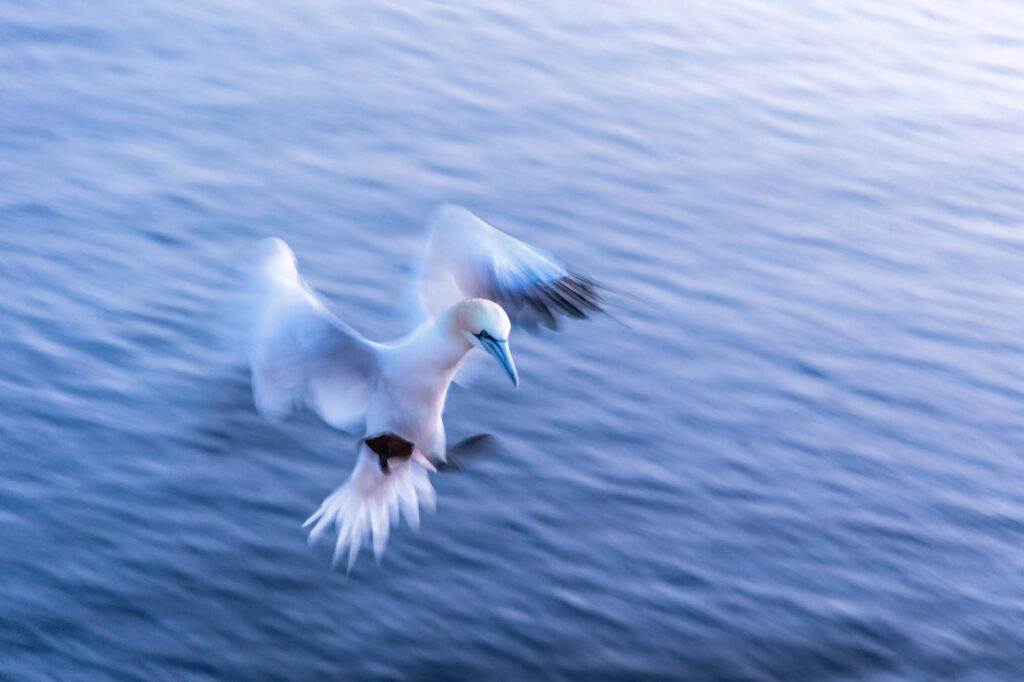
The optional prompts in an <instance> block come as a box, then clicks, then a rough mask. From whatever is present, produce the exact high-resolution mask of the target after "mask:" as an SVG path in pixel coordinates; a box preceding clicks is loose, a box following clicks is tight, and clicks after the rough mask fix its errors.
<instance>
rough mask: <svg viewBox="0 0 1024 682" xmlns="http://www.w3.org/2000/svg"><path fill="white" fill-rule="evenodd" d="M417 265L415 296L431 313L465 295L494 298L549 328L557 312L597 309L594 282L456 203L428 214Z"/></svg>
mask: <svg viewBox="0 0 1024 682" xmlns="http://www.w3.org/2000/svg"><path fill="white" fill-rule="evenodd" d="M428 223H429V236H428V238H427V244H426V248H425V249H424V252H423V254H422V255H421V256H420V259H419V262H418V265H417V271H418V272H417V277H418V278H417V284H418V291H417V294H418V302H419V304H420V306H421V307H422V312H423V317H426V318H429V319H433V318H436V317H437V316H438V315H440V314H441V313H442V312H444V311H445V310H447V309H448V308H449V307H451V306H453V305H455V304H456V303H458V302H459V301H461V300H463V299H466V298H474V297H477V298H486V299H490V300H491V301H494V302H495V303H498V304H499V305H500V306H501V307H502V308H504V309H505V312H506V313H508V316H509V317H510V318H511V319H512V321H513V322H517V323H519V324H523V325H525V326H528V327H532V326H536V325H537V324H538V323H539V324H541V325H544V326H545V327H548V328H550V329H555V328H557V326H558V317H561V316H565V317H573V318H578V319H583V318H587V317H589V316H590V315H592V314H594V313H599V312H601V310H602V306H601V297H600V295H599V293H598V287H597V285H595V284H594V282H592V281H591V280H589V279H587V278H586V277H583V276H581V275H578V274H576V273H574V272H572V271H570V270H568V269H567V268H566V267H565V266H564V265H562V263H561V262H560V261H559V260H558V259H557V258H555V257H554V256H553V255H551V254H549V253H545V252H544V251H541V250H540V249H537V248H535V247H533V246H530V245H529V244H527V243H526V242H523V241H520V240H518V239H516V238H515V237H512V236H511V235H509V234H506V233H505V232H502V231H501V230H499V229H498V228H496V227H494V226H492V225H489V224H488V223H486V222H484V221H483V220H481V219H480V218H478V217H476V216H475V215H473V214H472V213H471V212H469V211H468V210H466V209H464V208H462V207H461V206H455V205H453V204H442V205H441V206H439V207H438V208H437V209H435V210H434V212H433V213H432V214H431V216H430V219H429V221H428Z"/></svg>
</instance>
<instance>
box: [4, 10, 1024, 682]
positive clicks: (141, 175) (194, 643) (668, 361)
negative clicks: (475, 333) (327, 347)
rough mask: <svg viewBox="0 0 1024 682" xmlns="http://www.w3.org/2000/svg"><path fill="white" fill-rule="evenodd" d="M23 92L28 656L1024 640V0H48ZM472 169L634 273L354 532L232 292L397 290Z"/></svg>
mask: <svg viewBox="0 0 1024 682" xmlns="http://www.w3.org/2000/svg"><path fill="white" fill-rule="evenodd" d="M0 99H2V103H0V293H2V296H0V535H2V537H0V677H2V678H4V679H15V680H47V679H62V680H64V679H105V678H110V679H115V678H116V679H139V680H183V679H248V680H256V679H296V680H312V679H354V678H360V677H385V678H388V677H396V676H402V677H406V678H409V679H429V678H436V677H444V678H447V679H505V680H513V679H524V678H527V677H529V678H562V677H567V676H569V675H572V674H577V675H580V676H581V677H584V678H586V679H601V678H607V679H625V678H632V679H637V678H644V679H653V678H662V679H687V680H713V679H714V680H786V681H792V680H824V679H843V680H904V679H906V680H939V679H957V680H978V681H980V680H1021V679H1024V672H1022V671H1024V461H1022V453H1024V368H1022V362H1021V358H1022V351H1024V234H1022V232H1021V216H1022V215H1024V116H1022V115H1021V112H1022V106H1024V10H1022V9H1021V7H1020V6H1019V4H1017V3H1011V2H1005V3H1002V2H986V1H980V2H972V3H960V2H952V1H949V2H942V1H939V2H935V1H933V0H909V1H903V2H899V1H897V2H873V1H870V0H864V1H860V2H820V3H804V2H796V1H792V2H791V1H788V0H787V1H785V2H773V3H768V2H765V3H756V2H752V1H750V0H738V1H737V2H717V1H715V2H710V1H709V2H705V3H689V2H675V3H674V2H663V3H653V2H633V1H626V2H613V3H579V2H575V3H552V2H540V1H533V0H528V1H527V2H522V1H520V0H497V1H496V2H491V3H486V4H477V3H472V4H470V3H466V4H465V5H464V6H462V7H459V6H457V5H455V4H447V3H445V4H436V3H433V2H419V1H409V2H401V3H397V2H396V3H391V6H382V5H375V4H371V3H350V4H348V5H347V6H340V5H338V4H337V3H334V2H326V1H321V0H296V1H295V2H290V3H249V2H240V1H238V0H202V1H201V2H200V1H198V0H195V1H193V2H185V3H175V2H170V1H169V0H154V1H152V2H136V1H135V0H131V1H128V0H106V1H105V2H102V3H94V2H71V1H67V2H60V1H51V2H45V3H43V2H41V3H36V2H31V1H30V2H20V1H18V0H14V1H13V2H12V1H10V0H9V1H8V2H6V3H4V5H3V6H2V7H0ZM440 201H455V202H459V203H463V204H465V205H467V206H469V207H470V208H472V209H473V210H475V211H476V212H478V213H479V214H480V215H481V216H482V217H484V218H485V219H488V220H490V221H491V222H493V223H495V224H497V225H498V226H500V227H502V228H504V229H506V230H508V231H510V232H513V233H514V234H516V235H518V236H520V237H522V238H525V239H527V240H528V241H530V242H532V243H534V244H537V245H539V246H542V247H544V248H546V249H549V250H552V251H554V252H556V253H558V254H560V255H561V256H563V257H564V258H565V259H566V260H567V261H568V262H569V263H571V264H572V265H574V266H575V267H576V268H578V269H579V270H581V271H583V272H586V273H588V274H590V275H591V276H593V277H594V278H596V279H598V280H600V281H601V282H603V283H604V284H605V285H607V286H608V287H610V288H611V289H613V290H614V291H616V292H618V293H619V301H620V305H619V306H618V307H617V308H616V309H615V310H614V317H613V318H603V319H599V320H597V321H595V322H591V323H583V324H574V325H571V326H570V327H569V328H568V330H567V332H566V333H564V334H541V335H538V336H530V335H528V334H523V333H520V334H518V335H515V336H514V338H513V350H514V351H515V353H516V355H517V361H518V365H519V369H520V372H521V376H522V387H521V388H520V390H519V391H513V390H511V387H510V386H509V385H508V382H507V379H506V378H505V377H503V376H502V375H501V373H500V371H499V370H497V369H495V371H494V373H493V374H492V375H490V376H489V377H487V379H486V380H485V381H484V382H483V384H482V385H481V386H480V387H478V388H476V389H475V390H472V391H469V390H464V389H459V388H456V389H453V392H452V394H451V396H450V399H449V404H448V409H447V413H446V414H447V420H448V423H449V432H450V436H451V438H452V441H453V442H454V441H457V440H459V439H461V438H465V437H468V436H471V435H474V434H479V433H490V434H493V438H492V439H491V440H490V443H489V444H488V445H487V447H486V448H485V449H484V450H485V451H484V452H478V453H477V454H476V455H473V456H472V457H470V458H468V459H467V460H466V461H465V462H464V469H463V471H461V472H454V473H451V474H443V475H439V476H436V477H435V483H436V487H437V490H438V496H439V508H438V511H437V513H436V514H434V515H428V516H427V517H426V518H425V520H424V524H423V528H422V529H421V531H420V532H419V533H415V532H412V531H410V530H409V529H408V528H404V527H403V529H402V530H400V531H399V532H398V533H397V534H396V535H394V536H393V537H392V542H391V546H390V548H389V549H388V552H387V554H386V555H385V557H384V560H383V563H382V564H381V565H380V566H379V567H378V566H376V565H375V563H374V562H373V560H372V558H370V557H368V556H365V555H364V556H363V557H362V558H361V559H360V561H359V563H358V565H357V566H356V568H355V570H354V571H353V572H352V574H351V575H350V576H348V577H346V576H345V575H344V574H343V573H339V572H331V571H330V570H329V568H328V565H329V551H328V550H327V549H326V548H323V547H318V548H315V549H313V550H310V549H309V548H307V546H306V542H305V535H304V533H303V531H302V529H301V528H300V524H301V522H302V521H303V520H304V519H305V518H306V516H307V515H308V514H309V513H310V512H311V511H312V510H313V509H314V508H315V507H316V506H317V505H318V504H319V502H320V500H321V499H322V498H323V496H324V495H325V494H326V493H327V492H329V491H330V490H331V489H332V488H334V487H335V486H336V485H337V484H338V483H339V482H340V481H341V480H342V479H343V478H344V477H345V475H346V473H347V470H348V469H349V467H350V465H351V461H352V454H353V447H354V443H353V439H352V437H351V436H346V435H344V434H340V433H337V432H334V431H332V430H330V429H329V428H327V427H326V426H324V425H322V424H320V423H319V422H317V421H316V420H315V419H314V418H313V417H312V416H310V415H301V416H298V417H296V418H293V419H291V420H289V421H287V422H285V423H284V424H282V425H270V424H267V423H265V422H263V421H262V420H261V419H260V418H259V417H258V416H257V415H256V413H255V411H254V409H253V406H252V401H251V397H250V395H249V388H248V383H247V381H248V379H247V375H246V371H245V369H244V367H243V366H242V365H241V364H240V363H239V361H238V358H237V357H236V356H235V355H234V354H233V352H232V351H231V349H230V347H228V346H226V345H225V344H223V343H222V342H221V340H220V339H221V337H220V333H219V321H220V320H221V319H222V318H223V315H222V313H223V312H224V308H225V306H226V305H227V303H226V301H227V300H228V298H227V296H226V292H228V291H229V290H230V286H231V283H232V282H233V281H234V279H233V278H234V276H235V274H236V272H237V268H238V266H239V263H240V258H242V256H243V255H244V254H245V252H246V249H247V248H248V247H249V245H250V244H251V243H252V242H253V241H254V240H255V239H257V238H258V237H262V236H266V235H278V236H281V237H283V238H285V239H286V240H287V241H288V242H289V243H290V244H291V245H292V246H293V248H294V249H295V251H296V253H297V254H298V256H299V259H300V263H301V266H302V267H303V269H304V271H305V272H306V273H307V276H308V277H309V279H310V281H311V283H312V284H313V285H314V286H316V287H317V288H318V289H320V290H321V291H322V292H324V295H325V297H326V298H327V299H328V300H329V301H330V303H331V304H332V306H333V307H334V308H335V309H336V310H337V311H338V312H339V313H340V314H341V315H342V316H343V317H344V318H345V319H347V320H349V321H350V322H351V323H352V324H353V325H355V326H356V327H357V328H359V329H360V330H362V331H364V332H365V333H367V334H369V335H371V336H373V337H375V338H383V337H386V336H387V335H388V334H389V333H391V332H393V331H394V329H395V327H394V324H393V322H392V321H391V318H390V317H389V316H388V312H389V311H390V309H391V304H392V301H393V299H394V297H395V295H396V294H397V293H398V292H399V290H400V289H401V283H402V278H403V276H404V275H405V273H406V271H407V269H408V258H409V255H410V254H411V252H412V250H413V248H414V246H415V244H416V243H417V241H418V239H419V234H420V229H421V223H422V220H423V219H424V217H425V216H426V214H427V213H428V211H429V210H430V208H431V207H432V206H433V205H434V204H436V203H437V202H440Z"/></svg>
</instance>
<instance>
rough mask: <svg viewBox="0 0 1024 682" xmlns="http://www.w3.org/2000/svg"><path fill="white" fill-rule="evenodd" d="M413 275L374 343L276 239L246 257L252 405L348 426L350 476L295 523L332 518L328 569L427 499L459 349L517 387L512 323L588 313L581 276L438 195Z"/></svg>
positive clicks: (278, 414) (592, 304) (591, 296)
mask: <svg viewBox="0 0 1024 682" xmlns="http://www.w3.org/2000/svg"><path fill="white" fill-rule="evenodd" d="M414 274H415V278H414V286H415V296H414V299H415V300H416V302H417V303H418V305H417V308H418V311H417V316H418V317H419V323H418V324H417V325H416V326H415V328H414V329H413V330H412V331H411V332H410V333H408V334H407V335H405V336H403V337H401V338H398V339H396V340H393V341H390V342H387V343H375V342H373V341H369V340H367V339H366V338H364V337H363V336H362V335H360V334H359V333H358V332H356V331H355V330H354V329H352V328H351V327H350V326H348V325H347V324H345V323H344V322H343V321H341V320H340V319H339V318H338V317H337V316H335V315H334V314H333V313H331V312H330V311H329V310H328V309H327V307H326V306H325V305H324V304H323V302H322V301H321V300H320V298H319V297H318V296H317V295H316V293H314V291H313V290H312V289H311V288H310V287H309V285H308V284H306V282H305V280H303V279H302V276H301V275H300V274H299V271H298V268H297V266H296V259H295V255H294V254H293V253H292V251H291V249H290V248H288V245H287V244H285V242H284V241H282V240H280V239H276V238H271V239H268V240H265V241H264V244H263V251H262V257H261V258H260V259H259V262H258V266H257V272H256V277H255V280H254V284H255V290H254V292H253V293H254V294H255V301H254V303H255V306H256V307H255V308H254V309H253V314H252V319H251V320H250V323H251V325H252V326H251V332H250V337H249V343H248V348H247V354H248V359H249V364H250V367H251V370H252V390H253V398H254V401H255V403H256V407H257V409H258V410H259V412H260V414H262V415H263V416H264V417H266V418H268V419H270V420H277V419H280V418H282V417H283V416H285V415H286V414H288V413H289V412H290V411H291V410H292V409H293V408H294V407H296V406H299V405H302V404H305V405H307V406H308V407H310V408H311V409H313V410H314V411H315V412H316V413H317V414H319V415H320V417H321V418H322V419H323V420H324V421H325V422H327V423H328V424H329V425H331V426H333V427H335V428H338V429H341V430H347V431H351V430H353V429H358V428H359V427H360V426H362V429H361V433H362V437H361V438H360V445H359V454H358V459H357V461H356V465H355V468H354V469H353V471H352V473H351V475H350V476H349V477H348V480H346V481H345V483H343V484H342V485H341V486H340V487H339V488H337V489H336V490H335V491H334V492H333V493H331V494H330V495H328V496H327V498H326V499H325V500H324V501H323V503H322V504H321V505H320V508H319V509H317V510H316V512H314V513H313V515H312V516H310V517H309V519H308V520H307V521H306V523H305V524H304V525H305V526H310V525H312V529H311V530H310V532H309V543H310V545H312V544H314V543H315V542H316V541H317V540H318V539H319V538H320V537H321V536H322V535H323V534H324V533H325V531H327V529H328V528H329V527H330V526H331V525H332V524H333V525H334V526H335V527H336V529H337V532H338V537H337V541H336V544H335V550H334V558H333V561H332V565H334V564H337V562H338V560H339V559H340V557H341V556H342V555H343V554H344V552H345V551H346V550H347V551H348V568H349V570H351V568H352V566H353V564H354V563H355V560H356V557H357V556H358V555H359V550H360V547H361V546H362V545H363V544H364V542H372V545H373V550H374V554H375V556H376V557H377V560H378V561H379V560H380V557H381V555H382V553H383V552H384V548H385V546H386V544H387V539H388V533H389V531H390V527H391V526H392V525H397V523H398V522H399V519H400V517H401V516H402V515H404V516H405V517H406V519H407V521H408V522H409V524H410V525H411V526H413V527H414V528H418V527H419V506H420V504H422V505H424V506H426V507H430V508H433V505H434V501H435V494H434V488H433V486H432V485H431V483H430V479H429V477H428V472H429V471H433V470H434V469H435V466H434V465H435V463H440V462H444V461H445V457H446V453H445V447H446V446H445V431H444V424H443V423H442V421H441V412H442V410H443V409H444V402H445V397H446V395H447V393H448V387H449V385H450V383H451V381H452V378H453V376H454V375H455V373H456V370H457V369H458V368H459V366H460V364H461V363H462V362H463V361H464V360H465V359H466V357H467V355H469V353H470V352H471V351H472V350H473V349H474V348H478V349H480V350H483V351H485V352H486V353H488V354H490V355H492V356H493V357H494V358H495V359H496V360H497V361H498V363H499V365H500V366H501V367H502V369H504V371H505V373H506V374H507V375H508V377H509V379H511V381H512V383H513V384H514V385H516V386H518V385H519V375H518V373H517V371H516V366H515V363H514V362H513V360H512V355H511V352H510V351H509V345H508V339H509V332H510V331H511V327H512V320H515V321H516V322H517V323H522V324H526V325H536V324H538V323H539V324H543V325H545V326H548V327H551V328H554V327H555V326H556V324H557V322H556V316H560V315H564V316H569V317H575V318H586V317H588V316H589V315H590V314H591V313H595V312H600V311H601V301H600V297H599V296H598V294H597V291H596V287H595V285H594V284H593V282H591V281H590V280H588V279H585V278H583V277H581V276H579V275H577V274H574V273H572V272H570V271H568V270H567V269H566V268H565V266H563V265H562V264H561V263H560V262H559V261H558V260H557V259H555V258H554V257H553V256H551V255H549V254H546V253H544V252H542V251H540V250H538V249H535V248H533V247H531V246H528V245H527V244H525V243H523V242H521V241H519V240H517V239H515V238H513V237H511V236H510V235H508V234H506V233H504V232H502V231H501V230H498V229H497V228H495V227H492V226H491V225H489V224H487V223H485V222H484V221H483V220H481V219H479V218H478V217H476V216H475V215H473V214H472V213H470V212H469V211H468V210H466V209H464V208H461V207H459V206H454V205H451V204H445V205H442V206H440V207H438V208H437V209H435V210H434V212H433V213H432V214H431V217H430V219H429V220H428V236H427V243H426V248H425V249H424V251H423V253H422V254H421V255H420V257H419V259H418V263H417V266H416V272H415V273H414ZM510 318H511V319H510Z"/></svg>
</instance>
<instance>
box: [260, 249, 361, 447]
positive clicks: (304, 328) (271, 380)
mask: <svg viewBox="0 0 1024 682" xmlns="http://www.w3.org/2000/svg"><path fill="white" fill-rule="evenodd" d="M260 246H261V254H260V258H259V261H258V264H257V270H256V273H255V277H254V280H253V285H252V286H253V291H252V294H253V295H254V300H253V304H254V305H253V307H252V310H251V312H250V314H251V316H252V317H251V322H252V326H251V327H250V329H251V333H250V337H249V347H248V356H249V364H250V365H251V367H252V392H253V398H254V400H255V402H256V407H257V409H259V411H260V414H262V415H263V416H264V417H266V418H268V419H279V418H281V417H283V416H285V415H286V414H288V413H289V412H290V411H291V410H292V408H293V407H295V406H296V405H297V404H301V403H305V404H307V405H308V406H309V407H310V408H312V409H313V410H315V411H316V412H317V414H319V415H320V417H321V418H322V419H323V420H324V421H325V422H327V423H328V424H330V425H331V426H334V427H335V428H339V429H346V428H349V427H351V426H352V425H353V424H355V423H357V422H358V421H359V420H360V419H362V418H363V416H364V415H365V412H366V403H367V401H368V399H369V397H370V393H371V392H372V391H373V388H374V386H376V383H377V376H378V363H377V353H376V350H375V344H373V343H371V342H370V341H367V340H366V339H365V338H363V337H362V336H361V335H360V334H359V333H358V332H357V331H355V330H354V329H352V328H351V327H349V326H348V325H346V324H345V323H344V322H342V321H341V320H340V319H338V318H337V317H336V316H335V315H334V314H332V313H331V312H330V311H329V310H327V308H326V307H325V306H324V304H323V303H322V302H321V301H320V299H319V298H318V297H317V296H316V294H315V293H313V290H312V289H310V288H309V285H307V284H306V282H305V280H303V279H302V277H301V276H300V275H299V271H298V269H297V268H296V266H295V255H294V254H293V253H292V251H291V249H289V248H288V245H287V244H285V243H284V242H283V241H282V240H280V239H276V238H273V239H267V240H264V241H263V242H262V243H261V244H260Z"/></svg>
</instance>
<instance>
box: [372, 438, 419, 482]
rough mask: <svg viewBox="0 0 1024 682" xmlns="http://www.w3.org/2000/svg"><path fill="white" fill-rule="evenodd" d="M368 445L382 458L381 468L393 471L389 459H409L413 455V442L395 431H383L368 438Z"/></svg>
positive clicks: (386, 472) (388, 472)
mask: <svg viewBox="0 0 1024 682" xmlns="http://www.w3.org/2000/svg"><path fill="white" fill-rule="evenodd" d="M366 447H368V448H370V450H372V451H373V453H374V454H375V455H377V459H379V460H380V470H381V471H383V472H384V473H385V474H390V473H391V467H390V465H389V464H388V460H391V459H409V457H411V456H412V450H413V444H412V443H410V442H409V441H407V440H406V439H404V438H402V437H401V436H399V435H397V434H394V433H382V434H381V435H379V436H374V437H373V438H367V439H366Z"/></svg>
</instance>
